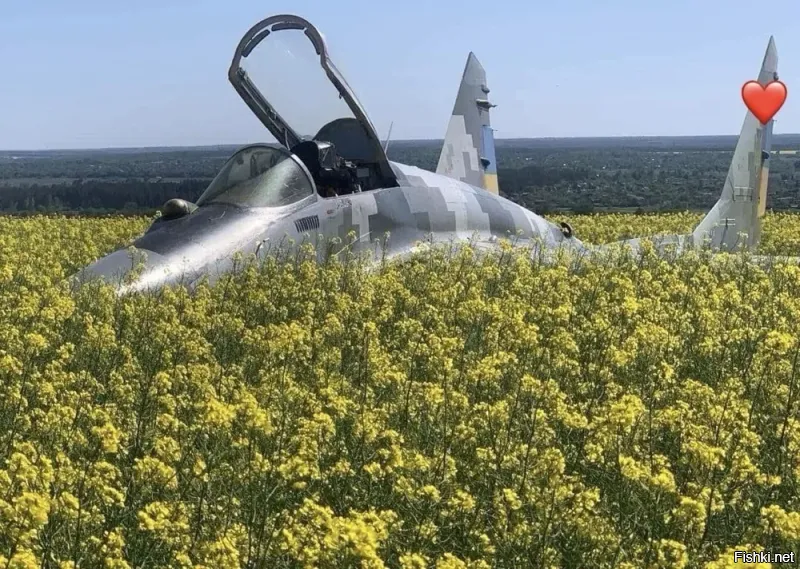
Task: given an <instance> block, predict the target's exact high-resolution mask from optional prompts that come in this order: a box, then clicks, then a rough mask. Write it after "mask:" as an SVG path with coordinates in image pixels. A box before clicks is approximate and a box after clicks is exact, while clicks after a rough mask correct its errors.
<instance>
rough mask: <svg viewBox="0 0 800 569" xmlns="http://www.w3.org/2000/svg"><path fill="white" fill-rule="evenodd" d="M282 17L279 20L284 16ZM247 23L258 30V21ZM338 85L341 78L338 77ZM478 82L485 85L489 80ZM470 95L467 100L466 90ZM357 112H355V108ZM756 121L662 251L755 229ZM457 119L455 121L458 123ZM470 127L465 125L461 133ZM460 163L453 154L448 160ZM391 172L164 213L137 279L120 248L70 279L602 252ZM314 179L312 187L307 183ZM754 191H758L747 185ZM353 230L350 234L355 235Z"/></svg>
mask: <svg viewBox="0 0 800 569" xmlns="http://www.w3.org/2000/svg"><path fill="white" fill-rule="evenodd" d="M279 18H283V19H285V18H287V16H281V17H279ZM303 22H305V21H303ZM303 25H306V24H303ZM308 25H310V24H308ZM253 29H257V26H256V27H254V28H253ZM251 32H252V30H251ZM314 32H315V33H316V34H317V35H316V36H315V37H320V38H321V35H319V34H318V32H316V30H314ZM241 45H242V44H240V48H241ZM323 51H324V50H323ZM475 62H477V59H476V58H475V56H474V55H473V54H470V57H469V59H468V62H467V67H466V69H465V74H464V79H463V80H462V85H461V88H460V89H459V100H461V98H462V95H463V93H465V92H469V91H470V90H473V89H474V77H473V75H472V74H471V73H470V72H469V71H470V69H471V67H472V66H473V63H475ZM776 65H777V55H776V52H775V45H774V42H773V41H772V40H770V44H769V47H768V49H767V56H766V57H765V60H764V65H763V66H762V73H761V74H760V76H759V80H763V79H764V77H766V76H767V75H765V74H769V75H768V76H770V77H772V76H774V73H775V69H776ZM482 71H483V70H482V68H481V72H482ZM465 81H468V82H470V83H469V85H468V86H467V87H465V86H464V82H465ZM341 84H343V85H346V83H344V81H343V80H342V83H341ZM481 85H483V86H484V87H485V78H483V82H482V83H481ZM348 89H349V88H348ZM469 96H470V97H472V94H470V95H469ZM349 97H350V98H351V100H353V101H355V98H354V95H352V92H349ZM464 97H466V96H464ZM356 104H358V103H356ZM459 108H460V103H459V101H457V102H456V106H455V111H454V112H458V110H459ZM358 109H361V107H360V105H358ZM361 112H363V109H361ZM487 114H488V111H487ZM753 121H754V117H753V116H752V115H751V114H750V113H748V116H747V118H746V119H745V124H744V127H743V130H742V134H741V136H740V139H739V143H738V144H737V147H736V152H735V154H734V159H733V163H732V164H731V171H730V173H729V176H728V179H727V180H726V183H725V188H724V189H723V192H722V197H721V198H720V201H719V202H718V203H717V205H716V206H715V207H714V209H712V210H711V211H710V212H709V214H708V216H707V217H706V219H705V220H704V221H703V222H702V223H701V224H700V225H699V226H698V228H697V229H696V230H695V232H694V233H693V234H689V235H671V236H664V237H661V238H658V242H657V245H658V247H659V248H662V249H663V248H665V247H667V246H668V245H674V246H676V247H677V248H678V249H683V248H684V247H686V246H687V245H688V246H692V245H693V244H695V243H696V242H697V239H696V237H695V236H696V235H699V234H701V233H704V232H706V231H710V232H711V233H712V235H713V236H714V239H716V236H717V235H720V233H719V232H720V230H719V229H718V228H719V227H720V219H722V218H723V217H732V218H734V220H735V221H736V222H737V223H738V226H737V229H739V230H748V229H752V228H753V227H754V226H756V225H757V224H758V223H759V218H758V216H757V215H756V214H755V213H754V212H756V211H757V208H758V204H757V203H755V204H754V200H753V198H752V196H750V197H749V198H748V199H745V200H739V199H738V197H737V196H736V195H735V194H734V193H732V192H733V189H735V188H738V187H739V186H742V185H746V186H747V188H749V189H750V188H752V189H753V190H755V188H757V187H758V184H757V181H758V176H759V173H760V172H761V170H760V168H759V166H760V151H761V148H762V146H761V141H762V133H763V131H764V129H763V127H761V126H760V125H759V124H757V123H754V122H753ZM456 122H458V123H459V125H460V121H456ZM364 124H368V123H364ZM451 124H452V121H451ZM487 124H488V118H487ZM478 126H480V127H482V126H484V125H483V124H480V125H478ZM475 127H476V125H472V126H468V127H467V128H466V129H465V130H473V129H474V128H475ZM276 128H277V127H276ZM373 134H374V131H373ZM449 135H450V132H449V133H448V140H450V141H451V142H453V141H457V140H463V138H464V137H463V132H461V130H459V131H457V133H456V135H453V136H449ZM375 140H377V138H376V139H375ZM455 149H456V146H455V145H451V147H450V149H449V150H448V146H447V144H446V145H445V149H443V153H442V156H443V160H444V161H445V163H447V158H446V156H447V155H448V153H451V152H455ZM462 150H463V149H462ZM473 150H475V148H474V147H473V148H472V149H467V150H466V152H467V154H469V156H470V160H469V161H468V164H469V165H470V166H471V165H472V164H473V163H474V161H473V160H472V158H473V157H474V154H473V152H472V151H473ZM378 159H379V160H383V159H385V154H384V155H382V156H378ZM456 162H457V161H455V160H454V161H452V162H451V163H450V164H456ZM298 163H299V161H298ZM441 163H442V162H441V161H440V166H441ZM465 164H467V162H465ZM299 167H301V168H302V169H303V171H304V172H305V175H306V177H309V178H310V175H309V174H308V170H307V169H305V167H304V166H302V165H301V166H299ZM387 169H389V170H390V172H391V175H390V176H388V178H391V179H393V180H394V181H395V183H396V185H393V186H391V187H384V188H379V189H375V190H371V191H365V192H361V193H354V194H348V195H344V196H338V197H332V198H322V197H321V196H320V195H319V194H318V193H317V192H316V191H314V193H313V194H312V195H310V196H308V197H307V198H304V199H302V200H301V201H299V202H297V203H295V204H293V205H290V206H285V207H280V208H265V207H260V208H249V209H243V208H239V207H235V206H228V205H221V204H209V205H205V206H201V207H199V208H197V209H196V210H194V211H192V212H191V213H189V214H187V215H185V216H183V217H178V218H176V219H160V220H158V221H156V222H155V223H153V225H152V226H151V227H150V228H149V229H148V231H147V232H146V233H145V234H144V235H143V236H142V237H140V238H139V239H137V240H136V241H135V242H134V243H133V247H134V251H136V252H138V253H142V254H143V255H144V257H145V264H144V270H143V272H142V273H141V274H139V275H138V276H137V277H136V278H134V279H132V280H130V281H129V282H124V283H123V282H121V281H120V280H119V279H121V277H122V275H123V273H124V272H125V271H126V270H128V269H130V267H131V266H132V259H131V256H130V254H129V251H128V250H125V249H122V250H119V251H116V252H114V253H112V254H110V255H108V256H106V257H103V258H101V259H99V260H98V261H96V262H95V263H93V264H92V265H90V266H88V267H86V268H85V269H84V270H83V271H81V273H79V275H77V276H76V277H77V279H78V280H79V281H82V280H84V279H86V278H91V277H92V276H99V277H101V278H103V279H106V280H110V281H112V282H114V283H117V284H118V291H119V293H120V294H124V293H128V292H133V291H142V290H147V289H153V288H158V287H161V286H163V285H165V284H170V283H175V282H183V283H186V284H190V285H191V284H192V283H194V282H196V281H197V280H198V279H199V278H201V277H203V276H208V278H209V280H210V281H211V282H214V281H215V280H216V279H217V278H218V277H219V276H220V275H221V274H223V273H225V272H227V271H230V270H231V269H232V268H233V265H234V260H233V259H234V255H235V254H236V253H242V254H244V255H247V254H256V255H257V256H263V255H267V254H270V252H272V251H274V250H275V247H284V246H286V245H287V244H288V243H290V242H294V243H295V244H296V245H297V244H300V243H303V242H307V241H312V242H315V243H317V244H319V243H320V242H325V243H328V242H330V240H331V239H332V238H337V237H338V238H339V239H340V240H341V244H340V245H339V247H340V248H341V247H344V246H345V245H347V246H348V247H351V248H352V249H353V250H354V251H356V252H364V251H373V252H374V254H375V255H376V258H386V259H391V258H397V257H401V256H404V255H406V254H409V253H413V252H414V251H415V250H417V249H418V247H419V246H420V244H424V243H430V242H434V243H435V242H439V243H442V242H448V241H450V242H452V241H454V240H456V241H461V240H470V241H471V242H472V243H474V244H475V245H476V246H478V247H484V246H486V247H489V248H492V247H494V246H496V244H497V242H498V240H499V239H502V238H508V239H511V240H513V241H515V242H516V244H518V245H530V244H533V243H540V244H541V245H542V246H543V247H545V248H547V249H550V250H554V249H558V248H568V249H571V250H577V251H590V250H591V251H597V250H602V249H603V247H591V248H590V247H588V246H586V245H584V244H583V243H581V242H580V241H579V240H578V239H577V238H575V237H571V236H570V237H568V236H567V235H565V233H564V232H563V231H562V229H561V228H560V227H559V226H557V225H555V224H553V223H551V222H549V221H547V220H546V219H544V218H543V217H541V216H540V215H537V214H535V213H533V212H531V211H529V210H527V209H525V208H523V207H522V206H519V205H517V204H515V203H513V202H511V201H509V200H507V199H505V198H503V197H501V196H499V195H497V194H495V193H490V192H489V191H487V190H485V189H483V188H482V187H480V185H479V184H471V183H469V182H467V181H463V180H461V179H458V178H460V177H464V176H459V172H456V171H455V169H457V168H456V167H455V166H452V165H451V166H447V167H446V168H445V169H446V170H448V171H449V172H450V174H451V175H450V176H445V175H442V174H441V173H433V172H428V171H426V170H422V169H420V168H417V167H415V166H408V165H405V164H399V163H396V162H389V161H388V160H386V162H385V164H384V166H383V167H381V171H386V170H387ZM470 172H471V173H472V174H474V173H475V170H473V169H470ZM472 174H469V175H466V174H465V176H466V177H467V178H468V179H470V180H476V179H477V178H470V177H469V176H471V175H472ZM311 184H312V186H313V185H314V184H313V181H311ZM752 195H758V194H757V192H756V191H753V192H752ZM707 228H711V229H707ZM755 235H756V237H755V238H751V239H750V240H749V241H748V245H749V246H751V247H752V246H754V244H755V243H757V233H756V234H755ZM351 236H354V237H355V239H354V241H352V242H350V237H351ZM714 239H712V241H714ZM623 243H627V244H628V245H630V246H631V247H632V248H633V249H634V250H635V249H637V248H638V246H639V243H640V242H639V240H638V239H632V240H628V241H625V242H623ZM716 243H718V244H719V245H721V246H720V247H719V248H725V247H726V246H728V244H729V243H730V240H729V238H728V237H727V234H723V237H722V238H720V239H716ZM296 245H295V246H296ZM322 250H326V248H324V247H322V248H320V247H318V251H320V258H322V256H323V255H322V252H321V251H322Z"/></svg>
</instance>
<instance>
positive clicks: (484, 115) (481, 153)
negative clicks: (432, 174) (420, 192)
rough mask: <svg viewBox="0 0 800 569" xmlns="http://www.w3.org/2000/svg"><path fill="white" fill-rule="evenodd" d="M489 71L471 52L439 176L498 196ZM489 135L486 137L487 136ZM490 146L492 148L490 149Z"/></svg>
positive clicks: (443, 150)
mask: <svg viewBox="0 0 800 569" xmlns="http://www.w3.org/2000/svg"><path fill="white" fill-rule="evenodd" d="M488 93H489V88H488V87H487V85H486V72H485V71H484V69H483V66H482V65H481V64H480V62H479V61H478V58H477V57H475V54H474V53H470V54H469V57H468V58H467V64H466V66H465V67H464V74H463V76H462V78H461V85H460V86H459V89H458V95H457V96H456V103H455V105H454V106H453V114H452V116H451V117H450V122H449V124H448V125H447V133H446V134H445V139H444V145H443V146H442V153H441V154H440V156H439V163H438V165H437V166H436V173H437V174H441V175H443V176H448V177H450V178H454V179H456V180H460V181H462V182H466V183H467V184H469V185H471V186H475V187H477V188H484V189H486V190H488V191H490V192H492V193H495V194H496V193H498V188H497V169H496V164H491V163H488V162H490V161H491V160H493V159H494V156H495V154H494V139H493V137H492V136H491V130H488V129H491V122H490V119H489V110H490V109H491V108H492V107H494V106H495V105H492V104H491V103H489V101H488V99H487V95H488ZM484 133H486V134H484ZM487 146H489V147H488V148H487Z"/></svg>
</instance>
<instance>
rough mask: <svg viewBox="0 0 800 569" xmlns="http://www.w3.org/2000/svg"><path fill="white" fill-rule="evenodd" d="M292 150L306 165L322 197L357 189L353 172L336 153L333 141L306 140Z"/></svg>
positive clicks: (348, 192)
mask: <svg viewBox="0 0 800 569" xmlns="http://www.w3.org/2000/svg"><path fill="white" fill-rule="evenodd" d="M291 152H292V153H293V154H294V155H295V156H297V157H298V158H299V159H300V160H301V161H302V162H303V164H305V165H306V168H308V171H309V173H310V174H311V177H312V178H313V179H314V183H315V184H316V186H317V191H318V192H319V194H320V195H321V196H322V197H325V198H330V197H334V196H336V195H343V194H351V193H353V192H354V191H355V181H354V180H353V176H352V173H351V172H349V171H348V169H347V167H346V165H344V163H343V162H344V161H343V160H342V159H341V158H340V157H339V156H338V155H337V154H336V147H335V146H334V145H333V144H332V143H330V142H320V141H316V140H304V141H303V142H300V143H299V144H296V145H295V146H294V147H292V150H291Z"/></svg>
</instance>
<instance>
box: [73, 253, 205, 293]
mask: <svg viewBox="0 0 800 569" xmlns="http://www.w3.org/2000/svg"><path fill="white" fill-rule="evenodd" d="M167 261H168V259H167V258H166V257H165V256H164V255H160V254H158V253H156V252H155V251H150V250H147V249H137V248H134V247H130V248H128V249H120V250H119V251H115V252H113V253H111V254H110V255H106V256H105V257H102V258H100V259H98V260H97V261H95V262H94V263H92V264H91V265H88V266H87V267H85V268H83V269H82V270H81V271H79V272H78V273H77V274H76V275H75V276H74V277H73V284H74V285H76V286H80V285H81V284H83V283H85V282H87V281H91V280H96V279H100V280H102V281H104V282H106V283H108V284H111V285H113V286H115V287H116V288H117V292H118V293H119V294H127V293H130V292H139V291H145V290H149V289H152V290H154V289H157V288H159V287H162V286H164V285H167V284H174V283H179V282H183V283H186V284H190V283H191V282H193V281H194V280H195V279H196V277H197V275H196V271H194V270H190V268H189V267H188V266H181V264H178V263H175V262H171V263H168V262H167Z"/></svg>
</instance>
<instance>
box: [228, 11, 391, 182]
mask: <svg viewBox="0 0 800 569" xmlns="http://www.w3.org/2000/svg"><path fill="white" fill-rule="evenodd" d="M228 79H229V80H230V82H231V84H233V86H234V88H235V89H236V91H237V93H239V95H240V96H241V97H242V99H243V100H244V102H245V103H247V106H248V107H249V108H250V109H251V110H252V111H253V113H255V115H256V116H257V117H258V119H259V120H260V121H261V122H262V123H263V124H264V126H266V127H267V129H268V130H269V131H270V133H272V135H273V136H274V137H275V139H276V140H277V141H278V143H279V144H281V145H283V146H284V147H285V148H286V149H288V150H292V151H293V149H294V148H295V147H296V146H297V145H298V144H300V143H301V142H303V141H306V140H315V141H318V142H326V143H331V144H333V146H334V147H335V149H336V152H337V154H338V155H339V156H340V157H341V158H343V159H344V160H347V161H349V162H351V163H352V164H353V165H354V166H355V167H356V168H357V172H358V178H359V182H360V183H361V185H362V187H363V188H364V189H373V188H379V187H390V186H395V185H397V182H396V179H395V175H394V173H393V171H392V169H391V167H390V165H389V161H388V160H387V158H386V153H385V151H384V149H383V147H382V146H381V143H380V139H379V137H378V135H377V133H376V131H375V127H374V126H373V125H372V123H371V121H370V120H369V118H368V117H367V114H366V112H365V111H364V109H363V107H362V106H361V104H360V103H359V101H358V100H357V99H356V96H355V94H354V93H353V91H352V89H351V88H350V86H349V85H348V84H347V82H346V81H345V79H344V77H342V76H341V74H340V73H339V71H338V70H337V69H336V67H335V66H334V64H333V62H332V61H331V60H330V57H329V56H328V50H327V47H326V45H325V40H324V39H323V37H322V35H321V34H320V33H319V32H318V31H317V29H316V28H315V27H314V26H312V25H311V24H310V23H309V22H308V21H306V20H305V19H303V18H300V17H299V16H291V15H280V16H272V17H270V18H267V19H265V20H262V21H261V22H259V23H258V24H256V25H255V26H253V27H252V28H250V30H249V31H248V32H247V33H246V34H245V35H244V37H243V38H242V39H241V41H240V42H239V45H238V47H237V48H236V53H235V54H234V57H233V62H232V63H231V67H230V69H229V71H228Z"/></svg>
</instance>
